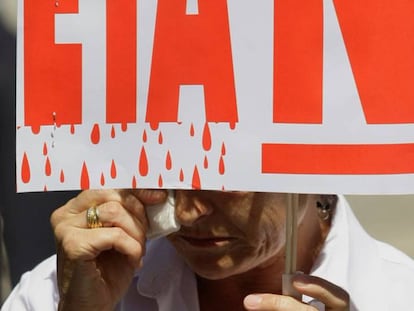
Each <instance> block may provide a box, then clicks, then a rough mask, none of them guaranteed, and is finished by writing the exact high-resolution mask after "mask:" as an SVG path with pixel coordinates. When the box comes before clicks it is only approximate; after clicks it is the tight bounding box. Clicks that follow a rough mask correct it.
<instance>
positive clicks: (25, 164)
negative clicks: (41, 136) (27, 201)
mask: <svg viewBox="0 0 414 311" xmlns="http://www.w3.org/2000/svg"><path fill="white" fill-rule="evenodd" d="M21 177H22V181H23V182H24V183H25V184H27V183H28V182H29V181H30V164H29V159H28V158H27V154H26V152H25V153H24V154H23V160H22V172H21Z"/></svg>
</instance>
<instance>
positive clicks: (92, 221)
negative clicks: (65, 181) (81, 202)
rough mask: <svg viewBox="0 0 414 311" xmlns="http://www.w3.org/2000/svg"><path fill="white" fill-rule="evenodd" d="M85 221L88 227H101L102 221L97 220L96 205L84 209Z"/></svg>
mask: <svg viewBox="0 0 414 311" xmlns="http://www.w3.org/2000/svg"><path fill="white" fill-rule="evenodd" d="M86 223H87V224H88V228H90V229H95V228H101V227H102V223H101V221H100V220H99V211H98V209H97V208H96V206H92V207H90V208H88V210H87V211H86Z"/></svg>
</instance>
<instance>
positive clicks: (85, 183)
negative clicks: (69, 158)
mask: <svg viewBox="0 0 414 311" xmlns="http://www.w3.org/2000/svg"><path fill="white" fill-rule="evenodd" d="M80 188H81V189H82V190H87V189H89V172H88V167H87V166H86V163H85V162H83V165H82V172H81V179H80Z"/></svg>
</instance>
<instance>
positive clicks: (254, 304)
mask: <svg viewBox="0 0 414 311" xmlns="http://www.w3.org/2000/svg"><path fill="white" fill-rule="evenodd" d="M262 300H263V298H262V297H261V296H258V295H249V296H247V297H246V298H244V305H245V306H246V307H248V308H251V309H255V308H258V307H260V304H261V303H262Z"/></svg>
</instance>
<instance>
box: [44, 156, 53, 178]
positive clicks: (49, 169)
mask: <svg viewBox="0 0 414 311" xmlns="http://www.w3.org/2000/svg"><path fill="white" fill-rule="evenodd" d="M45 175H46V176H50V175H52V166H51V165H50V160H49V157H47V158H46V163H45Z"/></svg>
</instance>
